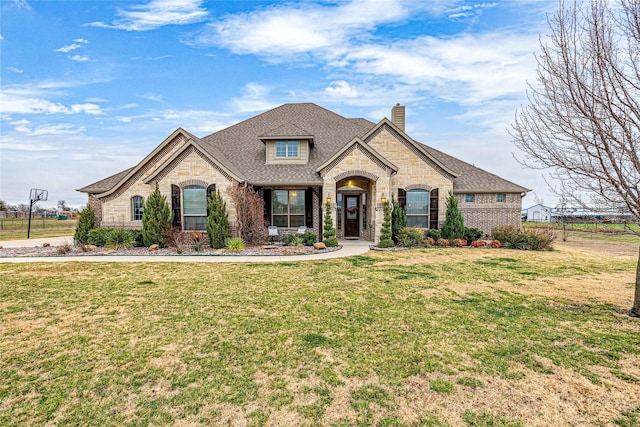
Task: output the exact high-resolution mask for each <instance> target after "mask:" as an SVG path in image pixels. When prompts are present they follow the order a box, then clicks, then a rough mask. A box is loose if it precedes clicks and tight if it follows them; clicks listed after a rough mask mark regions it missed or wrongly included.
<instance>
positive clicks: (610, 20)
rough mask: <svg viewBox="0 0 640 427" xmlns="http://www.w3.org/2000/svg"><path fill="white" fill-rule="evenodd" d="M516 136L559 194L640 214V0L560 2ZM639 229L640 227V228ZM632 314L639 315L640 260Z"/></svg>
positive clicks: (528, 158) (514, 130)
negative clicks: (554, 183)
mask: <svg viewBox="0 0 640 427" xmlns="http://www.w3.org/2000/svg"><path fill="white" fill-rule="evenodd" d="M548 23H549V28H550V31H551V33H550V35H549V39H548V41H544V39H541V43H540V45H541V50H542V51H541V53H540V54H539V55H537V56H536V60H537V63H538V70H537V84H535V85H534V84H530V85H529V87H530V91H529V93H528V98H529V103H528V105H527V106H525V107H523V108H522V109H521V110H519V111H518V112H517V113H516V118H515V122H514V124H513V125H512V130H511V134H512V136H513V138H514V140H515V144H516V145H517V146H518V147H519V148H520V149H521V150H523V151H524V153H525V159H523V160H522V162H523V163H524V164H525V165H527V166H529V167H534V168H540V169H547V168H549V169H551V172H550V176H551V177H552V178H553V179H554V181H555V182H557V183H559V184H558V186H557V187H555V188H553V189H552V190H554V191H555V192H556V193H557V194H559V195H562V196H564V197H565V198H566V199H567V200H569V201H571V202H572V203H575V204H577V205H581V206H585V205H586V204H587V203H588V202H587V201H586V200H585V199H587V200H590V202H591V204H592V205H594V204H596V202H600V203H605V204H606V205H608V206H609V207H610V208H611V209H612V210H614V209H619V207H620V206H624V207H625V209H626V210H628V212H630V213H631V215H632V216H634V217H635V218H636V221H637V220H638V219H640V197H639V191H640V0H621V2H620V3H614V2H610V1H608V0H591V1H590V2H588V3H586V2H585V3H573V4H571V5H569V6H568V7H567V6H566V5H565V3H564V1H562V0H561V1H560V5H559V10H558V12H557V13H556V14H555V15H554V16H553V17H550V18H549V19H548ZM636 233H637V234H639V235H640V232H639V231H638V230H637V229H636ZM630 314H631V315H634V316H639V315H640V257H639V258H638V269H637V272H636V290H635V298H634V303H633V307H632V309H631V311H630Z"/></svg>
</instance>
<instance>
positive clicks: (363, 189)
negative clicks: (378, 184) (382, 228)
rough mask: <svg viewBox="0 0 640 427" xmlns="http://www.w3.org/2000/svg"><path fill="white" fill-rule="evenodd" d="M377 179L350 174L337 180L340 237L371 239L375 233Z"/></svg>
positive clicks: (337, 226) (337, 222) (337, 218)
mask: <svg viewBox="0 0 640 427" xmlns="http://www.w3.org/2000/svg"><path fill="white" fill-rule="evenodd" d="M373 194H375V181H373V180H371V179H369V178H367V177H364V176H349V177H346V178H343V179H341V180H339V181H337V182H336V203H337V212H336V231H337V236H338V238H344V239H365V240H371V239H372V238H373V235H374V232H375V231H374V228H375V224H374V216H373V210H372V209H373V204H372V201H373V197H372V195H373Z"/></svg>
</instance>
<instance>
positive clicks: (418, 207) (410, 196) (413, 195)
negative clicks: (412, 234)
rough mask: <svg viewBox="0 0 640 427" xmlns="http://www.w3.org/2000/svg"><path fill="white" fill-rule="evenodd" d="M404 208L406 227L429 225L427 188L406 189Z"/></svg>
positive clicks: (424, 226)
mask: <svg viewBox="0 0 640 427" xmlns="http://www.w3.org/2000/svg"><path fill="white" fill-rule="evenodd" d="M405 209H406V212H407V227H419V228H428V227H429V192H428V191H427V190H411V191H407V192H406V202H405Z"/></svg>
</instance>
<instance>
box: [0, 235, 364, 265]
mask: <svg viewBox="0 0 640 427" xmlns="http://www.w3.org/2000/svg"><path fill="white" fill-rule="evenodd" d="M72 241H73V238H72V237H51V238H45V239H29V240H10V241H6V242H0V246H2V247H4V248H23V247H34V246H42V244H43V243H45V242H46V243H49V244H50V245H51V246H59V245H64V244H67V243H69V244H71V243H72ZM340 244H341V245H342V248H340V249H339V250H337V251H333V252H326V253H322V254H314V255H283V256H274V255H271V256H258V255H256V256H248V255H247V256H241V255H150V256H147V255H83V256H48V257H35V256H34V257H6V258H5V257H0V263H23V262H208V263H217V262H292V261H315V260H319V259H331V258H344V257H349V256H354V255H362V254H364V253H366V252H367V251H369V245H372V244H373V243H372V242H368V241H365V240H342V241H340Z"/></svg>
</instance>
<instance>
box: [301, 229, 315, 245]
mask: <svg viewBox="0 0 640 427" xmlns="http://www.w3.org/2000/svg"><path fill="white" fill-rule="evenodd" d="M300 236H302V243H303V244H304V245H305V246H313V244H314V243H315V242H317V241H318V236H316V233H313V232H311V231H307V232H306V233H304V234H301V235H300Z"/></svg>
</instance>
